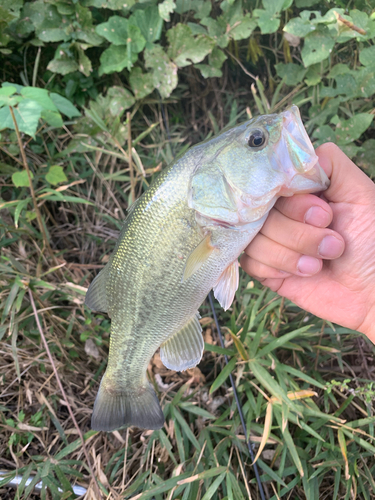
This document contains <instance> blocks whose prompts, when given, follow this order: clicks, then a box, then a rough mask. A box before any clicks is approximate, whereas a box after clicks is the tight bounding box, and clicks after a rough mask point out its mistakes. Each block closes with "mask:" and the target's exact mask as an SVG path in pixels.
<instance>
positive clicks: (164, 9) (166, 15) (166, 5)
mask: <svg viewBox="0 0 375 500" xmlns="http://www.w3.org/2000/svg"><path fill="white" fill-rule="evenodd" d="M175 8H176V4H175V3H174V1H173V0H164V2H162V3H159V5H158V9H159V15H160V17H162V18H163V19H164V21H167V22H169V21H170V20H171V16H170V15H171V14H172V13H173V12H174V10H175Z"/></svg>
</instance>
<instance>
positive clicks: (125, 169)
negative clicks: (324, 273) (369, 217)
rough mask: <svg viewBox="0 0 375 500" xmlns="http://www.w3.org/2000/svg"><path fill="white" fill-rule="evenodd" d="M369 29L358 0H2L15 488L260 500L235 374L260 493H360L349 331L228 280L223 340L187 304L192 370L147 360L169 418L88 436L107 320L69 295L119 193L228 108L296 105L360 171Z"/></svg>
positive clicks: (103, 238) (369, 420) (4, 239)
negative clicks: (199, 343) (197, 352)
mask: <svg viewBox="0 0 375 500" xmlns="http://www.w3.org/2000/svg"><path fill="white" fill-rule="evenodd" d="M374 39H375V13H374V11H373V7H371V6H370V5H369V3H368V2H367V1H366V0H354V1H352V2H351V3H350V9H349V10H346V6H345V4H344V2H341V1H340V0H336V1H335V2H329V3H327V4H326V3H323V2H318V1H314V0H295V1H293V0H268V1H265V0H264V1H263V2H261V1H259V0H258V1H256V0H224V1H220V2H219V1H209V0H191V1H186V0H174V1H172V0H164V1H159V2H157V1H149V2H137V1H136V0H127V1H126V3H124V2H119V1H118V0H107V1H106V2H102V1H100V2H99V1H98V0H82V1H81V2H71V1H70V0H62V1H58V2H52V1H47V0H46V1H44V0H37V1H34V2H31V1H25V2H23V1H22V0H15V1H14V2H10V1H9V0H2V1H1V2H0V54H1V55H0V57H1V58H2V62H3V65H2V67H3V78H2V80H3V83H2V86H1V88H0V124H1V137H0V210H1V219H0V247H1V256H0V259H1V260H0V340H2V345H1V349H2V356H1V358H0V367H1V368H0V391H1V393H2V395H3V399H2V406H0V427H1V429H2V433H1V439H0V460H1V459H3V460H4V462H0V463H1V467H3V465H4V466H5V467H6V468H7V469H8V470H11V469H12V470H13V469H14V471H15V470H16V469H17V473H19V474H23V477H24V481H23V482H22V483H21V484H20V485H19V488H18V493H17V494H18V498H27V497H28V496H29V494H30V493H31V491H32V487H33V485H34V484H35V483H37V482H38V481H41V482H42V485H43V486H42V495H44V498H46V496H47V489H48V491H49V494H50V496H51V497H52V498H65V499H66V498H70V497H71V486H70V484H72V483H74V482H81V483H82V484H85V485H86V487H88V489H89V490H90V491H92V489H93V488H94V486H93V484H92V482H90V481H91V480H92V477H93V476H95V477H96V478H97V480H98V484H99V487H100V489H101V492H102V494H103V496H104V497H106V496H108V495H112V497H114V496H115V494H119V495H121V496H122V498H133V497H134V496H135V498H142V499H145V498H155V499H157V500H159V499H162V498H168V499H172V498H175V499H183V500H189V499H196V498H204V500H209V499H210V498H213V499H219V498H224V499H243V498H247V497H249V492H250V493H251V494H252V495H253V496H254V497H255V498H256V488H257V487H256V483H255V479H254V476H253V472H252V469H251V461H250V459H249V457H248V452H247V448H246V446H245V436H244V431H243V429H242V426H241V424H240V420H239V417H238V413H237V410H236V405H235V402H234V399H233V394H232V391H231V389H230V387H229V385H228V376H229V373H230V372H231V371H232V373H233V375H234V376H235V379H236V385H237V389H238V392H239V396H240V399H241V402H242V405H243V410H244V415H245V421H246V425H247V428H248V431H249V434H250V440H251V442H252V443H253V444H254V448H255V453H256V454H257V463H258V466H259V468H260V470H261V479H262V481H263V482H264V483H265V485H266V488H267V489H268V492H269V497H270V498H272V499H274V500H276V499H277V498H289V497H290V498H307V499H309V500H310V499H312V500H315V499H316V498H320V497H323V496H324V495H326V497H327V498H332V499H336V498H337V499H338V498H345V499H349V498H359V499H365V500H367V499H370V498H375V484H374V480H373V477H374V475H375V461H374V454H375V442H374V439H375V438H374V418H375V417H374V404H373V402H374V386H373V382H372V381H371V379H372V378H373V370H372V366H373V365H374V349H373V347H372V346H370V345H369V344H366V343H365V341H364V340H363V339H362V338H361V337H359V336H358V334H356V333H355V332H351V331H348V330H347V329H344V328H340V327H335V326H334V325H329V324H325V323H324V322H322V321H321V320H319V319H317V318H314V317H311V316H307V315H306V314H305V313H304V312H302V311H300V310H298V309H297V308H296V307H295V306H294V305H293V304H291V303H290V302H288V301H284V300H282V299H281V298H279V297H278V296H277V295H275V294H274V293H272V292H270V291H267V290H264V289H263V288H262V287H261V285H260V284H258V283H256V282H254V281H251V280H250V279H249V278H248V277H245V276H242V277H241V284H240V287H239V290H238V292H237V295H236V301H235V303H234V305H233V307H232V308H231V310H230V311H228V312H226V313H223V312H222V311H219V310H218V311H217V312H218V313H219V314H220V322H221V324H222V325H223V327H224V331H225V334H226V347H225V349H223V348H221V347H219V346H218V342H217V340H215V338H216V337H215V336H214V335H213V328H214V327H213V322H212V319H211V317H210V313H209V311H208V308H207V307H206V306H204V307H203V308H202V319H201V323H202V326H203V329H204V336H205V341H206V351H205V355H204V359H203V362H202V363H201V365H200V366H199V368H198V369H195V370H193V371H190V372H187V373H183V374H176V373H174V372H170V371H169V370H166V369H164V368H163V366H162V364H161V363H160V359H159V358H158V356H157V355H156V356H155V358H154V360H153V362H152V364H151V365H150V377H151V379H152V380H153V381H154V383H155V386H156V388H157V390H158V392H159V393H160V396H161V397H162V399H163V408H164V413H165V416H166V422H167V423H166V426H165V428H163V429H161V430H159V431H149V432H147V431H145V432H140V431H139V430H137V429H131V430H128V431H120V432H118V433H112V434H108V435H105V434H104V433H96V432H92V431H90V430H89V417H90V412H91V408H92V405H93V401H94V397H95V393H96V391H97V388H98V382H99V380H100V377H101V375H102V374H103V370H104V368H105V365H106V356H107V354H106V353H107V350H108V336H109V325H110V323H109V319H108V318H107V317H106V316H103V315H93V314H92V313H91V312H89V311H88V310H85V309H84V305H83V297H84V294H85V291H86V288H87V285H88V283H89V282H90V281H91V280H92V278H93V276H94V274H95V273H96V271H97V269H100V268H101V267H102V266H103V265H104V264H105V262H107V260H108V255H109V254H110V252H111V250H112V248H113V245H114V241H115V239H116V236H117V235H118V231H119V229H120V228H121V221H122V220H123V219H124V217H125V209H126V208H127V207H128V206H129V205H130V203H131V202H132V201H133V199H134V197H135V196H139V194H141V192H142V191H143V190H144V189H145V188H147V186H148V185H149V183H150V182H151V181H152V178H153V176H154V175H155V174H156V173H157V172H158V171H159V170H160V169H161V168H162V167H164V166H165V165H166V164H167V163H169V162H170V161H171V160H172V158H173V156H174V153H175V152H177V148H178V150H179V151H183V150H184V149H186V148H187V147H188V145H189V143H192V142H197V141H199V140H203V139H204V138H205V137H206V136H207V135H209V134H211V133H212V132H214V133H216V132H217V131H218V130H219V129H221V128H222V127H223V126H225V125H227V124H231V125H233V124H235V123H237V121H239V120H243V119H244V118H246V116H249V117H250V116H252V115H253V114H257V113H271V112H278V111H280V110H281V109H282V108H283V107H284V106H287V105H289V104H291V103H292V102H293V103H295V104H297V105H299V106H300V107H301V110H302V115H303V117H304V121H305V124H306V127H307V130H308V132H309V134H310V136H312V137H313V139H314V140H315V144H316V145H318V144H320V143H322V142H326V141H328V140H333V141H334V142H336V143H337V144H339V145H340V147H342V148H343V149H344V150H345V152H346V153H347V154H349V156H351V157H353V158H355V159H356V161H357V162H358V164H359V165H360V166H361V167H362V168H363V169H364V170H365V171H367V172H368V173H369V174H370V175H373V176H375V167H374V152H375V139H374V124H373V115H374V111H373V110H374V97H373V95H374V93H375V88H374V85H375V58H374V55H375V54H374ZM19 82H21V83H22V85H20V84H19ZM161 103H163V105H161ZM11 110H13V113H14V116H15V120H16V122H17V124H18V129H19V132H17V130H16V127H15V123H14V120H13V118H12V112H11ZM64 120H65V121H64ZM66 120H68V121H66ZM186 139H187V140H186ZM183 142H185V144H184V145H182V143H183ZM23 152H24V153H25V158H26V159H25V160H24V158H23ZM25 161H26V164H25ZM38 212H39V213H40V220H39V219H38V216H37V214H38ZM30 294H31V295H30ZM30 297H33V298H34V300H35V303H36V307H37V310H38V313H37V316H38V317H39V319H40V321H41V325H42V326H41V329H42V332H41V330H40V329H39V327H38V323H37V316H36V314H35V311H34V310H33V308H32V302H31V298H30ZM43 332H44V333H43ZM42 334H44V335H45V337H46V338H47V342H48V346H49V349H50V351H51V353H52V359H53V363H54V364H55V365H56V366H55V367H56V368H57V369H58V373H59V374H60V378H61V379H62V382H63V386H64V387H65V390H66V392H67V396H66V398H65V399H64V396H63V395H61V393H60V389H59V387H58V385H57V383H56V378H55V375H54V373H53V371H52V365H51V362H50V360H49V358H48V357H47V353H46V350H45V347H41V346H42V345H43V344H42V343H41V342H42ZM213 337H214V338H213ZM224 354H227V355H228V356H229V357H230V361H229V365H228V366H227V367H225V365H224V362H223V355H224ZM357 359H360V360H361V365H360V366H358V365H356V360H357ZM68 405H71V406H72V408H73V410H74V414H75V418H76V419H77V421H78V429H82V431H83V432H84V433H85V434H84V436H83V437H84V442H85V448H84V447H83V445H82V441H81V439H80V438H78V439H77V432H78V429H77V427H76V426H75V424H74V422H73V421H72V420H71V416H70V414H69V413H68V411H67V407H68ZM46 449H47V450H48V453H46ZM84 449H87V451H88V455H87V456H83V454H82V452H83V450H84ZM87 457H88V458H87ZM11 464H14V465H13V466H12V467H11ZM89 466H91V468H92V469H93V470H94V473H91V471H90V469H89ZM12 470H11V473H10V475H9V476H7V477H5V478H4V479H0V496H1V497H4V498H6V496H5V495H6V494H7V493H5V492H6V491H7V490H6V489H5V487H3V485H4V484H6V483H7V482H8V481H9V479H11V477H12V476H14V475H15V472H13V471H12ZM29 476H30V477H33V478H34V479H33V483H32V485H29V486H26V479H27V478H28V477H29ZM59 488H60V490H59ZM61 490H62V491H63V493H61ZM90 491H89V493H90ZM138 495H140V496H138Z"/></svg>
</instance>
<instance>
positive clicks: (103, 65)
mask: <svg viewBox="0 0 375 500" xmlns="http://www.w3.org/2000/svg"><path fill="white" fill-rule="evenodd" d="M137 59H138V56H137V54H134V53H133V52H131V53H130V54H128V51H127V47H126V45H119V46H116V45H111V46H110V47H109V48H108V49H107V50H105V51H104V52H103V53H102V55H101V56H100V68H99V75H103V74H109V73H115V72H120V71H122V70H123V69H124V68H127V69H128V70H130V69H131V67H132V66H133V64H134V63H135V62H136V61H137Z"/></svg>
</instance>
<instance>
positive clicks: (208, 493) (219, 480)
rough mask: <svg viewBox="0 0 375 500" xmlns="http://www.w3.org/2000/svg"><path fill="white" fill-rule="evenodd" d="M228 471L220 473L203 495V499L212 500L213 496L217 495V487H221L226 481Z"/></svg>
mask: <svg viewBox="0 0 375 500" xmlns="http://www.w3.org/2000/svg"><path fill="white" fill-rule="evenodd" d="M226 475H227V473H226V472H224V473H223V474H220V476H218V477H217V478H216V479H215V481H214V482H213V483H212V484H211V485H210V486H209V488H208V489H207V491H206V493H205V494H204V495H203V497H202V500H211V498H212V497H213V496H214V495H215V493H216V492H217V489H218V488H219V486H220V484H221V483H222V482H223V481H224V479H225V477H226Z"/></svg>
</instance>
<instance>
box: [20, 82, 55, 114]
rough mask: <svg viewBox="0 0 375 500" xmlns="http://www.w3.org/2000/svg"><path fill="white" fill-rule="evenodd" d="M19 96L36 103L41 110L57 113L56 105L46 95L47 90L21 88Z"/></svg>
mask: <svg viewBox="0 0 375 500" xmlns="http://www.w3.org/2000/svg"><path fill="white" fill-rule="evenodd" d="M21 95H23V96H24V97H27V98H29V99H32V100H33V101H36V102H37V103H38V104H40V106H41V107H42V108H43V109H46V110H49V111H58V109H57V107H56V105H55V104H54V102H53V101H52V99H51V98H50V97H49V95H48V90H46V89H39V88H37V87H23V89H22V90H21Z"/></svg>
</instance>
